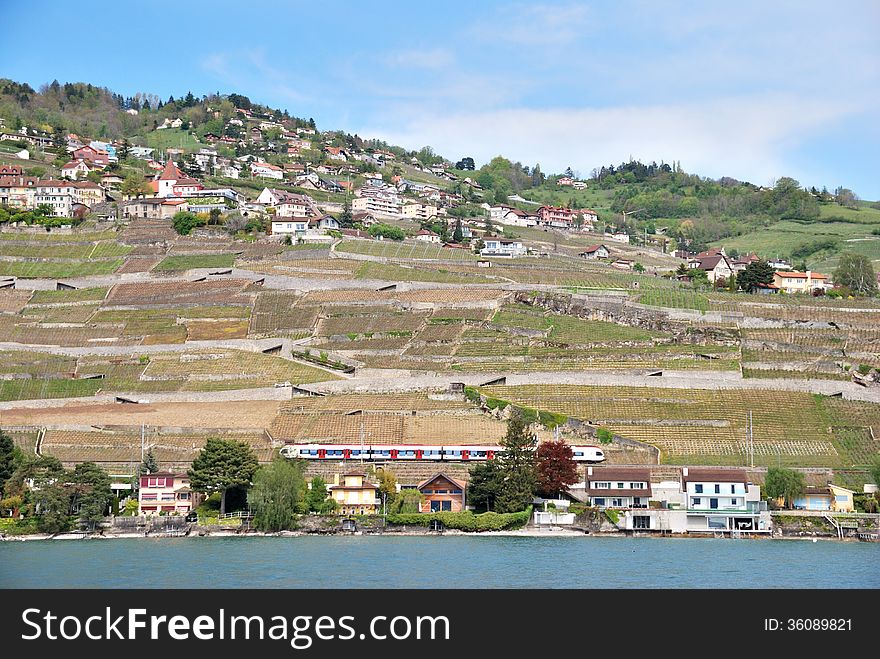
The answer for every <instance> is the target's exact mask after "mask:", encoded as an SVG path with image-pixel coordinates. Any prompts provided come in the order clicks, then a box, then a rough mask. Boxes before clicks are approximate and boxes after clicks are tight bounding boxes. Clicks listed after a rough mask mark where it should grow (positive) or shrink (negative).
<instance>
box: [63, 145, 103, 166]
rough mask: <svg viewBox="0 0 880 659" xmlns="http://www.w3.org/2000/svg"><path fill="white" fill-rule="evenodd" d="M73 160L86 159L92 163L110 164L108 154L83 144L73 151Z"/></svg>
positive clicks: (99, 164)
mask: <svg viewBox="0 0 880 659" xmlns="http://www.w3.org/2000/svg"><path fill="white" fill-rule="evenodd" d="M72 155H73V159H74V160H87V161H88V162H90V163H92V164H93V165H98V166H100V167H106V166H107V165H109V164H110V154H109V153H107V152H106V151H102V150H100V149H95V148H94V147H91V146H83V147H80V148H79V149H77V150H76V151H74V152H73V154H72Z"/></svg>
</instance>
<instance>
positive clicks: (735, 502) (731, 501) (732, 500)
mask: <svg viewBox="0 0 880 659" xmlns="http://www.w3.org/2000/svg"><path fill="white" fill-rule="evenodd" d="M730 505H731V506H738V505H739V499H731V500H730Z"/></svg>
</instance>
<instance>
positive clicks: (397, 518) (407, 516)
mask: <svg viewBox="0 0 880 659" xmlns="http://www.w3.org/2000/svg"><path fill="white" fill-rule="evenodd" d="M531 516H532V507H531V506H529V507H528V508H526V509H525V510H523V511H521V512H518V513H492V512H490V513H482V514H480V515H475V514H474V513H472V512H471V511H469V510H468V511H464V512H459V513H450V512H445V513H400V514H396V515H388V516H387V522H388V523H389V524H397V525H404V524H406V525H410V526H429V525H430V524H431V522H433V521H438V522H440V523H441V524H443V526H444V527H445V528H447V529H457V530H459V531H471V532H477V533H479V532H482V531H504V530H508V529H516V528H520V527H522V526H525V525H526V524H527V523H528V521H529V519H530V518H531Z"/></svg>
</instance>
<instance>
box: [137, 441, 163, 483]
mask: <svg viewBox="0 0 880 659" xmlns="http://www.w3.org/2000/svg"><path fill="white" fill-rule="evenodd" d="M158 471H159V461H158V460H156V456H155V455H154V454H153V447H152V446H151V447H150V448H148V449H147V452H146V453H144V459H143V460H142V461H141V464H140V466H139V467H138V470H137V472H138V476H145V475H147V474H155V473H157V472H158Z"/></svg>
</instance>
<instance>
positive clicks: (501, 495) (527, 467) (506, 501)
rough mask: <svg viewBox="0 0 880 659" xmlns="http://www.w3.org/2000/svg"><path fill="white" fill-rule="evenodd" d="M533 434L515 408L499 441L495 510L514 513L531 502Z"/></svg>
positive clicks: (534, 482)
mask: <svg viewBox="0 0 880 659" xmlns="http://www.w3.org/2000/svg"><path fill="white" fill-rule="evenodd" d="M536 443H537V442H536V438H535V435H534V434H533V433H532V432H531V427H530V425H529V424H528V423H527V422H526V420H525V418H524V416H523V414H522V412H521V411H519V410H514V411H513V413H512V414H511V416H510V419H509V420H508V422H507V434H506V435H505V436H504V440H503V441H502V442H501V446H502V453H501V456H500V457H499V458H498V460H499V464H500V466H501V473H502V478H503V481H502V484H501V488H500V491H499V492H498V498H497V501H496V510H497V511H498V512H499V513H513V512H519V511H521V510H525V508H526V506H528V505H529V504H530V503H531V502H532V498H533V497H534V495H535V488H536V487H537V482H538V477H537V465H536V459H535V445H536Z"/></svg>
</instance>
